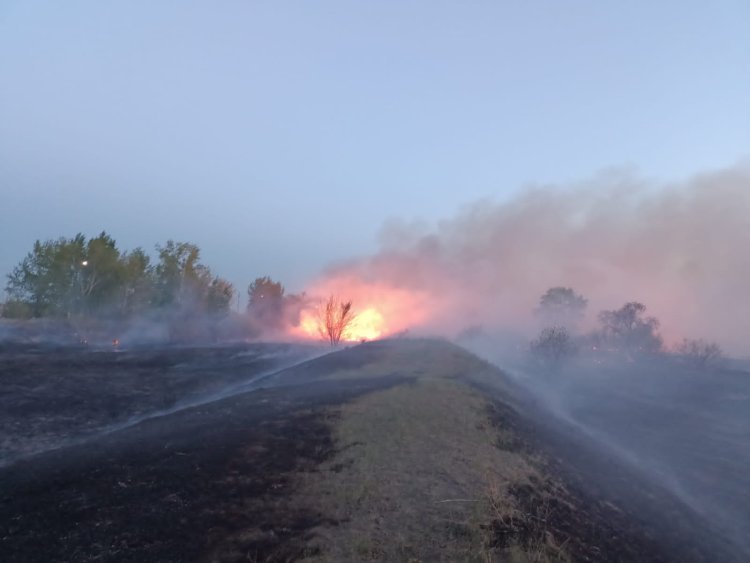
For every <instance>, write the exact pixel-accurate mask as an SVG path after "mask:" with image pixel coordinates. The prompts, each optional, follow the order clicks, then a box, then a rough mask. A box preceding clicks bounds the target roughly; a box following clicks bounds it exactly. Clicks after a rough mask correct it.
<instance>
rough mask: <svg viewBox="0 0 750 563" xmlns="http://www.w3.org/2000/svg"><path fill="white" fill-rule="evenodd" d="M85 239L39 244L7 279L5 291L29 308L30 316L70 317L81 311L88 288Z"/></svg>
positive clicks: (79, 235) (50, 241) (35, 245)
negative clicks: (85, 277)
mask: <svg viewBox="0 0 750 563" xmlns="http://www.w3.org/2000/svg"><path fill="white" fill-rule="evenodd" d="M86 264H87V261H86V238H85V237H84V236H83V235H82V234H80V233H79V234H77V235H76V236H75V237H73V238H72V239H66V238H59V239H57V240H48V241H45V242H42V241H39V240H37V241H36V242H34V247H33V249H32V251H31V252H29V253H28V254H27V255H26V257H25V258H24V259H23V260H22V261H21V262H20V263H19V264H18V265H17V266H16V267H15V268H14V269H13V271H12V272H11V273H10V274H9V275H8V283H7V286H6V290H7V292H8V295H9V297H10V298H11V300H13V301H18V302H22V303H26V304H28V306H29V307H30V309H31V314H32V315H33V316H35V317H41V316H57V317H62V316H67V315H70V314H71V313H73V312H75V311H77V310H78V309H80V307H81V305H82V301H83V299H82V297H83V292H84V287H85V283H86V282H85V279H84V272H83V270H84V268H85V267H86Z"/></svg>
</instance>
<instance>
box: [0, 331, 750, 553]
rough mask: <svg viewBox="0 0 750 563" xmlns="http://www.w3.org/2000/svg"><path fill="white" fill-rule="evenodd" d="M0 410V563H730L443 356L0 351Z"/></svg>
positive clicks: (718, 545)
mask: <svg viewBox="0 0 750 563" xmlns="http://www.w3.org/2000/svg"><path fill="white" fill-rule="evenodd" d="M609 401H610V403H604V401H603V400H602V401H601V402H600V404H602V405H605V407H606V408H607V409H608V410H609V411H613V410H615V407H614V406H613V403H611V402H612V401H615V399H612V398H610V399H609ZM0 403H1V405H2V410H0V417H2V425H1V428H2V430H0V432H1V435H0V439H1V440H2V442H1V444H2V449H1V450H0V456H1V458H0V459H1V461H2V467H0V560H2V561H13V562H16V561H17V562H27V561H28V562H33V561H44V562H55V561H60V562H62V561H139V562H144V561H154V562H157V561H158V562H166V561H174V562H177V561H205V562H209V561H254V562H266V561H269V562H270V561H425V562H426V561H484V562H486V561H519V562H520V561H597V562H600V561H664V562H671V561H674V562H685V561H744V560H747V556H748V553H747V551H744V550H745V549H747V545H746V544H743V542H742V541H737V534H736V533H733V534H727V533H725V530H724V528H723V525H722V524H720V523H717V522H715V521H712V520H711V519H710V518H707V517H706V515H705V514H702V513H701V512H700V511H697V510H696V509H695V507H693V506H691V505H690V503H688V502H685V499H683V498H681V497H680V495H678V494H675V492H674V491H673V490H671V489H670V488H669V487H667V486H663V485H662V484H661V483H660V482H659V481H658V480H654V479H650V478H648V474H647V472H643V471H640V470H639V468H638V466H637V464H628V463H624V462H623V461H622V460H621V459H619V458H618V457H617V456H614V455H612V453H611V452H609V451H606V450H603V449H602V448H601V447H600V446H599V444H597V443H596V441H595V440H593V439H592V438H591V436H589V435H587V434H586V433H585V432H582V431H581V430H580V428H578V427H577V426H576V424H575V421H570V420H568V421H566V420H562V419H560V418H559V417H556V416H555V414H554V413H553V412H551V410H550V409H549V407H548V405H547V404H546V403H545V401H542V400H539V398H538V397H537V396H535V395H533V394H531V393H529V391H528V390H527V388H525V387H522V386H520V385H518V384H517V383H516V381H515V380H514V378H512V377H510V376H508V375H507V374H505V373H504V372H502V371H501V370H499V369H497V368H496V367H494V366H492V365H491V364H488V363H487V362H485V361H483V360H480V359H479V358H477V357H476V356H474V355H472V354H470V353H468V352H467V351H465V350H464V349H462V348H459V347H457V346H455V345H453V344H450V343H448V342H444V341H435V340H407V339H402V340H391V341H380V342H371V343H366V344H361V345H357V346H353V347H350V348H347V349H344V350H341V351H338V352H333V353H325V354H324V353H323V351H321V350H320V349H318V348H313V347H301V346H291V345H270V344H268V345H236V346H223V347H218V346H215V347H168V348H143V349H132V350H112V349H100V350H94V349H90V348H85V347H54V348H50V347H40V346H34V345H24V346H20V345H7V346H5V347H3V348H2V349H1V350H0ZM637 415H638V413H634V414H633V416H635V417H636V418H637ZM581 416H583V415H581ZM588 416H594V415H593V414H589V415H588ZM665 420H668V419H665ZM720 455H721V452H716V456H717V459H718V458H719V457H720ZM721 463H728V462H727V461H726V460H724V461H722V462H721ZM729 473H730V472H727V474H729ZM742 479H743V477H742V476H741V475H736V476H734V477H732V476H731V475H730V477H728V478H727V481H729V482H728V483H727V482H725V483H723V487H724V488H725V489H726V491H727V493H726V494H727V495H729V494H730V492H731V490H732V483H740V484H741V483H742V482H743V481H742ZM740 532H742V529H741V526H740Z"/></svg>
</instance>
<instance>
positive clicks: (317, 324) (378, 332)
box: [293, 276, 426, 342]
mask: <svg viewBox="0 0 750 563" xmlns="http://www.w3.org/2000/svg"><path fill="white" fill-rule="evenodd" d="M309 294H312V295H335V296H337V297H339V298H340V299H341V300H345V301H349V300H351V301H352V305H353V310H354V318H353V320H352V322H351V324H350V325H349V326H348V327H347V329H346V330H345V331H344V334H343V335H342V337H341V340H344V341H347V342H356V341H362V340H377V339H378V338H384V337H387V336H391V335H393V334H397V333H399V332H402V331H404V330H407V329H409V328H412V327H416V326H417V325H419V324H420V323H421V322H422V321H423V320H424V319H425V318H426V314H425V313H426V307H425V304H424V299H423V297H422V296H421V295H420V294H418V293H415V292H411V291H407V290H404V289H400V288H394V287H392V286H389V285H384V284H375V283H367V282H364V281H362V280H360V279H358V278H356V277H354V276H345V277H338V278H333V279H328V280H325V281H323V282H320V283H318V284H317V285H316V286H315V287H314V288H313V289H312V290H310V291H309ZM321 328H322V324H321V317H320V314H319V307H317V306H310V307H308V308H305V309H303V310H302V311H301V313H300V322H299V325H298V326H297V327H295V328H294V329H293V333H294V335H295V336H297V337H302V338H305V339H308V338H315V339H320V338H321V337H322V336H323V334H322V332H321Z"/></svg>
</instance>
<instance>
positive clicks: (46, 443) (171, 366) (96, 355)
mask: <svg viewBox="0 0 750 563" xmlns="http://www.w3.org/2000/svg"><path fill="white" fill-rule="evenodd" d="M319 353H320V349H319V348H317V347H312V346H301V345H290V344H238V345H227V346H212V347H208V346H205V347H185V346H179V347H178V346H175V347H161V348H156V347H155V348H133V349H127V348H126V349H116V348H114V347H111V346H106V347H103V346H102V347H93V346H83V345H76V346H50V345H44V344H7V343H6V344H2V343H0V466H1V465H4V464H6V463H8V462H10V461H12V460H14V459H17V458H19V457H22V456H25V455H30V454H33V453H37V452H41V451H45V450H48V449H51V448H56V447H59V446H61V445H65V444H68V443H71V442H74V441H76V440H80V439H84V438H86V437H89V436H91V435H94V434H96V433H98V432H102V431H108V430H114V429H117V428H120V427H122V426H123V425H127V424H130V423H133V422H135V421H137V420H139V419H141V418H143V417H146V416H151V415H153V414H155V413H163V412H169V411H171V410H174V409H176V408H180V407H181V406H184V405H187V404H191V403H194V402H200V401H203V400H207V399H210V398H212V397H214V398H215V396H216V395H220V394H221V393H224V392H227V391H232V390H236V389H235V388H237V387H241V386H243V385H248V384H252V382H253V381H254V380H257V379H258V378H261V379H262V377H263V376H264V375H266V374H269V373H272V372H274V371H277V370H279V369H281V368H283V367H285V366H288V365H292V364H295V363H298V362H300V361H301V360H303V359H305V358H309V357H313V356H315V355H317V354H319Z"/></svg>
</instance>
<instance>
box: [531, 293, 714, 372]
mask: <svg viewBox="0 0 750 563" xmlns="http://www.w3.org/2000/svg"><path fill="white" fill-rule="evenodd" d="M587 305H588V300H587V299H586V298H584V297H583V296H582V295H579V294H578V293H576V292H575V291H574V290H573V289H572V288H570V287H553V288H550V289H548V290H547V291H546V292H545V293H544V294H543V295H542V296H541V298H540V300H539V306H538V307H537V309H536V310H535V314H536V316H537V318H538V319H539V320H540V321H541V324H542V329H541V332H540V333H539V335H538V336H537V337H536V338H535V339H534V340H532V342H531V343H530V345H529V351H530V353H531V355H532V357H533V358H534V359H535V360H536V361H538V362H540V363H542V364H543V365H544V366H545V367H547V368H559V367H560V366H561V365H562V364H564V363H565V362H566V361H568V360H569V359H571V358H572V357H573V356H575V355H576V354H578V353H579V352H581V351H583V350H586V351H587V352H588V353H589V354H591V353H594V354H598V355H600V356H604V357H610V358H613V359H614V358H616V359H618V360H619V359H622V358H623V357H624V358H625V359H627V360H631V361H633V360H641V359H644V358H654V357H656V356H658V355H660V354H662V353H664V352H667V349H666V346H665V344H664V340H663V338H662V337H661V335H660V334H659V326H660V323H659V320H658V319H657V318H656V317H652V316H647V314H646V310H647V309H646V306H645V305H644V304H643V303H640V302H638V301H630V302H628V303H625V304H624V305H623V306H622V307H620V308H619V309H613V310H604V311H600V312H599V314H598V315H597V322H598V327H597V328H596V329H594V330H592V331H590V332H588V333H585V334H581V333H579V324H580V322H581V321H582V320H583V318H584V315H585V310H586V307H587ZM671 351H672V352H673V353H675V354H676V355H678V356H680V357H681V358H683V359H684V360H686V361H687V362H689V363H691V364H693V365H694V366H696V367H701V368H705V367H709V366H711V365H716V364H718V363H720V362H721V360H722V357H723V352H722V350H721V347H720V346H719V345H718V344H716V343H715V342H710V341H706V340H703V339H688V338H686V339H684V340H683V341H682V342H681V343H680V344H678V345H677V346H676V347H674V349H673V350H671Z"/></svg>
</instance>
